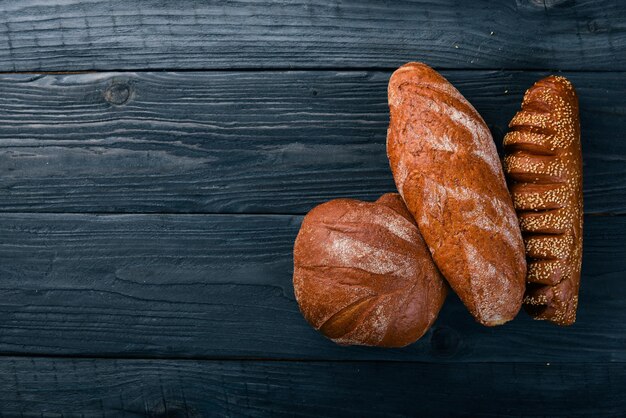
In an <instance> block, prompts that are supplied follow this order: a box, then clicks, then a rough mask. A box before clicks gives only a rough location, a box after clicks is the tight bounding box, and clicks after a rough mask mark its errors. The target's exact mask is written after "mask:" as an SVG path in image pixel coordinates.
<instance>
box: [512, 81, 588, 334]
mask: <svg viewBox="0 0 626 418" xmlns="http://www.w3.org/2000/svg"><path fill="white" fill-rule="evenodd" d="M509 127H510V129H511V130H510V132H509V133H508V134H507V135H506V136H505V137H504V149H505V154H506V156H505V158H504V167H505V173H506V175H507V178H508V181H509V186H510V191H511V194H512V196H513V203H514V205H515V209H516V210H517V214H518V217H519V220H520V227H521V229H522V233H523V235H524V244H525V247H526V256H527V257H528V274H527V277H526V281H527V283H528V285H527V289H526V295H525V297H524V307H525V309H526V311H527V312H528V313H529V314H530V315H531V316H532V317H534V318H535V319H541V320H548V321H551V322H553V323H555V324H558V325H571V324H573V323H574V321H575V320H576V308H577V304H578V289H579V284H580V269H581V264H582V228H583V200H582V199H583V195H582V153H581V146H580V122H579V116H578V98H577V96H576V92H575V91H574V88H573V86H572V84H571V83H570V82H569V81H568V80H567V79H565V78H564V77H559V76H550V77H546V78H544V79H542V80H540V81H538V82H537V83H535V84H534V85H533V86H532V87H531V88H530V89H528V91H527V92H526V94H525V95H524V100H523V102H522V109H521V110H520V111H519V112H518V113H517V114H516V115H515V116H514V117H513V119H512V120H511V123H510V124H509Z"/></svg>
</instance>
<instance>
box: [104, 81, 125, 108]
mask: <svg viewBox="0 0 626 418" xmlns="http://www.w3.org/2000/svg"><path fill="white" fill-rule="evenodd" d="M129 98H130V86H129V85H128V84H126V83H115V84H112V85H110V86H109V88H107V89H106V90H105V92H104V99H105V100H106V101H107V102H109V103H111V104H114V105H116V106H120V105H123V104H124V103H126V102H127V101H128V99H129Z"/></svg>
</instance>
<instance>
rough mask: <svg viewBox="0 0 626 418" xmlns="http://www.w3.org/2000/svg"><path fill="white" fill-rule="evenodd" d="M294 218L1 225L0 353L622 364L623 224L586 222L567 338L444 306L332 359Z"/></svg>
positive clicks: (54, 217)
mask: <svg viewBox="0 0 626 418" xmlns="http://www.w3.org/2000/svg"><path fill="white" fill-rule="evenodd" d="M300 220H301V217H298V216H278V215H274V216H252V215H250V216H246V215H84V214H75V215H72V214H2V215H0V237H2V239H1V240H0V353H3V354H11V353H15V354H18V353H19V354H21V355H24V354H45V355H50V354H54V355H80V356H142V357H182V358H206V357H211V358H215V357H218V358H241V357H247V358H275V359H337V360H339V359H369V360H419V361H437V362H442V361H443V362H469V361H475V362H483V361H484V362H493V361H516V362H526V361H538V362H556V361H572V362H587V361H626V351H624V346H625V345H626V290H625V288H624V286H623V276H624V272H625V271H626V247H625V246H624V245H623V243H624V240H625V239H626V217H597V216H589V217H587V218H586V226H585V250H584V262H583V282H582V291H581V295H580V310H579V315H578V321H577V323H576V324H575V325H574V326H572V327H570V328H559V327H556V326H554V325H551V324H547V323H542V322H536V321H532V320H530V319H529V318H528V317H527V315H526V314H524V313H521V314H520V315H519V318H518V319H516V320H515V321H514V322H512V323H510V324H507V325H505V326H502V327H497V328H485V327H482V326H480V325H478V324H477V323H475V322H474V321H473V320H472V318H471V316H470V315H469V314H468V313H467V311H466V310H465V308H464V307H463V306H462V305H461V304H460V302H459V301H458V300H457V299H456V298H453V297H450V298H449V299H448V300H447V302H446V305H445V307H444V309H443V311H442V313H441V315H440V318H439V319H438V321H437V322H436V324H435V327H434V328H433V329H431V330H430V331H429V333H428V334H427V335H426V336H424V337H423V338H422V339H420V340H419V341H418V342H417V343H415V344H413V345H411V346H409V347H407V348H404V349H400V350H390V349H387V350H384V349H372V348H362V347H361V348H358V347H352V348H346V347H340V346H337V345H335V344H333V343H332V342H330V341H328V340H326V339H325V338H323V337H322V336H321V335H319V334H318V333H317V332H316V331H314V330H313V329H312V328H311V327H309V326H308V324H307V323H306V322H305V321H304V319H303V318H302V316H301V314H300V312H299V311H298V306H297V304H296V302H295V300H294V295H293V288H292V283H291V275H292V255H291V254H292V245H293V240H294V238H295V235H296V233H297V231H298V228H299V223H300Z"/></svg>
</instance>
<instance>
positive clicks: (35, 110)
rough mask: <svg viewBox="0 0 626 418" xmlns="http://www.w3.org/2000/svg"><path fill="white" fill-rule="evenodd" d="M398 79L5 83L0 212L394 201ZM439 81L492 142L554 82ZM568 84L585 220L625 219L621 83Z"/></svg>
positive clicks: (470, 76)
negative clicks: (536, 89) (575, 113)
mask: <svg viewBox="0 0 626 418" xmlns="http://www.w3.org/2000/svg"><path fill="white" fill-rule="evenodd" d="M389 74H390V73H389V72H335V71H328V72H326V71H321V72H320V71H315V72H238V73H232V72H212V73H206V72H204V73H193V72H192V73H187V72H186V73H104V74H80V75H76V74H74V75H49V76H41V75H4V76H0V91H2V92H3V94H2V95H1V96H0V126H2V128H1V129H0V193H1V198H0V211H49V212H167V213H170V212H183V213H185V212H193V213H242V212H254V213H304V212H306V211H308V210H309V209H310V208H312V207H313V206H314V205H316V204H319V203H321V202H323V201H326V200H328V199H332V198H337V197H355V198H361V199H369V200H373V199H376V198H377V197H378V196H380V195H381V194H382V193H385V192H388V191H393V190H394V185H393V181H392V179H391V174H390V171H389V167H388V162H387V158H386V153H385V135H386V128H387V123H388V118H389V116H388V109H387V98H386V86H387V81H388V78H389ZM444 74H445V75H446V76H447V77H449V78H450V80H452V81H453V82H454V83H455V84H456V85H457V86H458V87H459V88H460V90H461V91H462V92H463V93H464V94H466V96H467V97H468V98H469V99H470V100H471V101H472V103H474V104H475V106H476V107H477V108H478V109H479V111H480V112H481V113H482V114H483V116H484V118H485V120H486V121H487V122H488V124H489V125H490V127H491V129H492V131H493V133H494V137H495V140H496V142H497V143H500V142H501V140H502V136H503V135H504V133H505V132H506V129H507V128H506V126H507V124H508V121H509V120H510V118H511V117H512V116H513V115H514V114H515V112H516V110H517V109H518V108H519V105H520V102H521V97H522V95H523V92H524V91H525V89H526V88H527V87H529V86H530V85H531V84H532V83H533V82H534V81H536V80H537V79H539V78H540V77H542V76H543V75H545V73H526V72H521V73H520V72H485V71H446V72H444ZM566 75H567V76H568V77H570V78H571V79H572V80H573V82H574V84H575V85H576V86H577V88H578V92H579V94H580V96H581V108H582V124H583V148H584V159H585V179H584V180H585V183H584V185H585V199H586V200H585V209H586V211H587V213H609V212H610V213H624V211H626V186H625V185H626V170H625V168H624V164H623V161H624V159H625V158H626V137H625V135H626V133H624V132H623V131H620V130H619V129H616V127H618V126H621V125H622V119H623V116H624V115H625V114H626V105H625V104H624V100H623V97H624V96H626V83H624V82H623V80H624V77H626V74H625V73H568V74H566ZM113 103H118V104H121V105H115V104H113Z"/></svg>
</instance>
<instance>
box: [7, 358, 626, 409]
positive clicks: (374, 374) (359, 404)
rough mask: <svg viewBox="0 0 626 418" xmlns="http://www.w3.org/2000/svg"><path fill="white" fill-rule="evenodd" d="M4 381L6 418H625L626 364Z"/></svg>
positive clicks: (170, 371) (172, 368) (189, 372)
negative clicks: (33, 417) (598, 417)
mask: <svg viewBox="0 0 626 418" xmlns="http://www.w3.org/2000/svg"><path fill="white" fill-rule="evenodd" d="M0 373H1V374H2V376H4V377H5V378H4V379H1V380H0V402H1V403H2V413H3V416H28V417H30V416H42V415H45V416H65V417H75V416H76V417H80V416H87V417H92V416H98V417H103V416H104V417H107V416H111V417H113V416H115V417H137V416H150V417H192V418H195V417H205V416H212V417H232V416H250V417H283V416H289V417H292V416H302V417H320V416H323V417H345V416H347V415H349V416H368V417H370V416H372V417H373V416H376V417H378V416H385V417H388V416H395V417H401V416H413V417H415V416H471V417H494V416H498V417H519V416H522V415H523V416H524V417H546V416H549V417H589V416H602V417H613V416H614V417H621V416H623V413H624V410H626V397H624V392H623V389H624V386H625V385H626V365H624V364H623V363H619V364H561V363H559V364H545V363H542V364H523V365H522V364H511V363H500V364H462V365H460V364H423V363H371V362H359V363H353V362H347V363H332V362H331V363H329V362H316V363H300V362H280V361H279V362H257V361H230V362H218V361H164V360H152V361H146V360H107V359H50V358H2V359H1V361H0ZM20 414H21V415H20ZM39 414H41V415H39Z"/></svg>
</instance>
